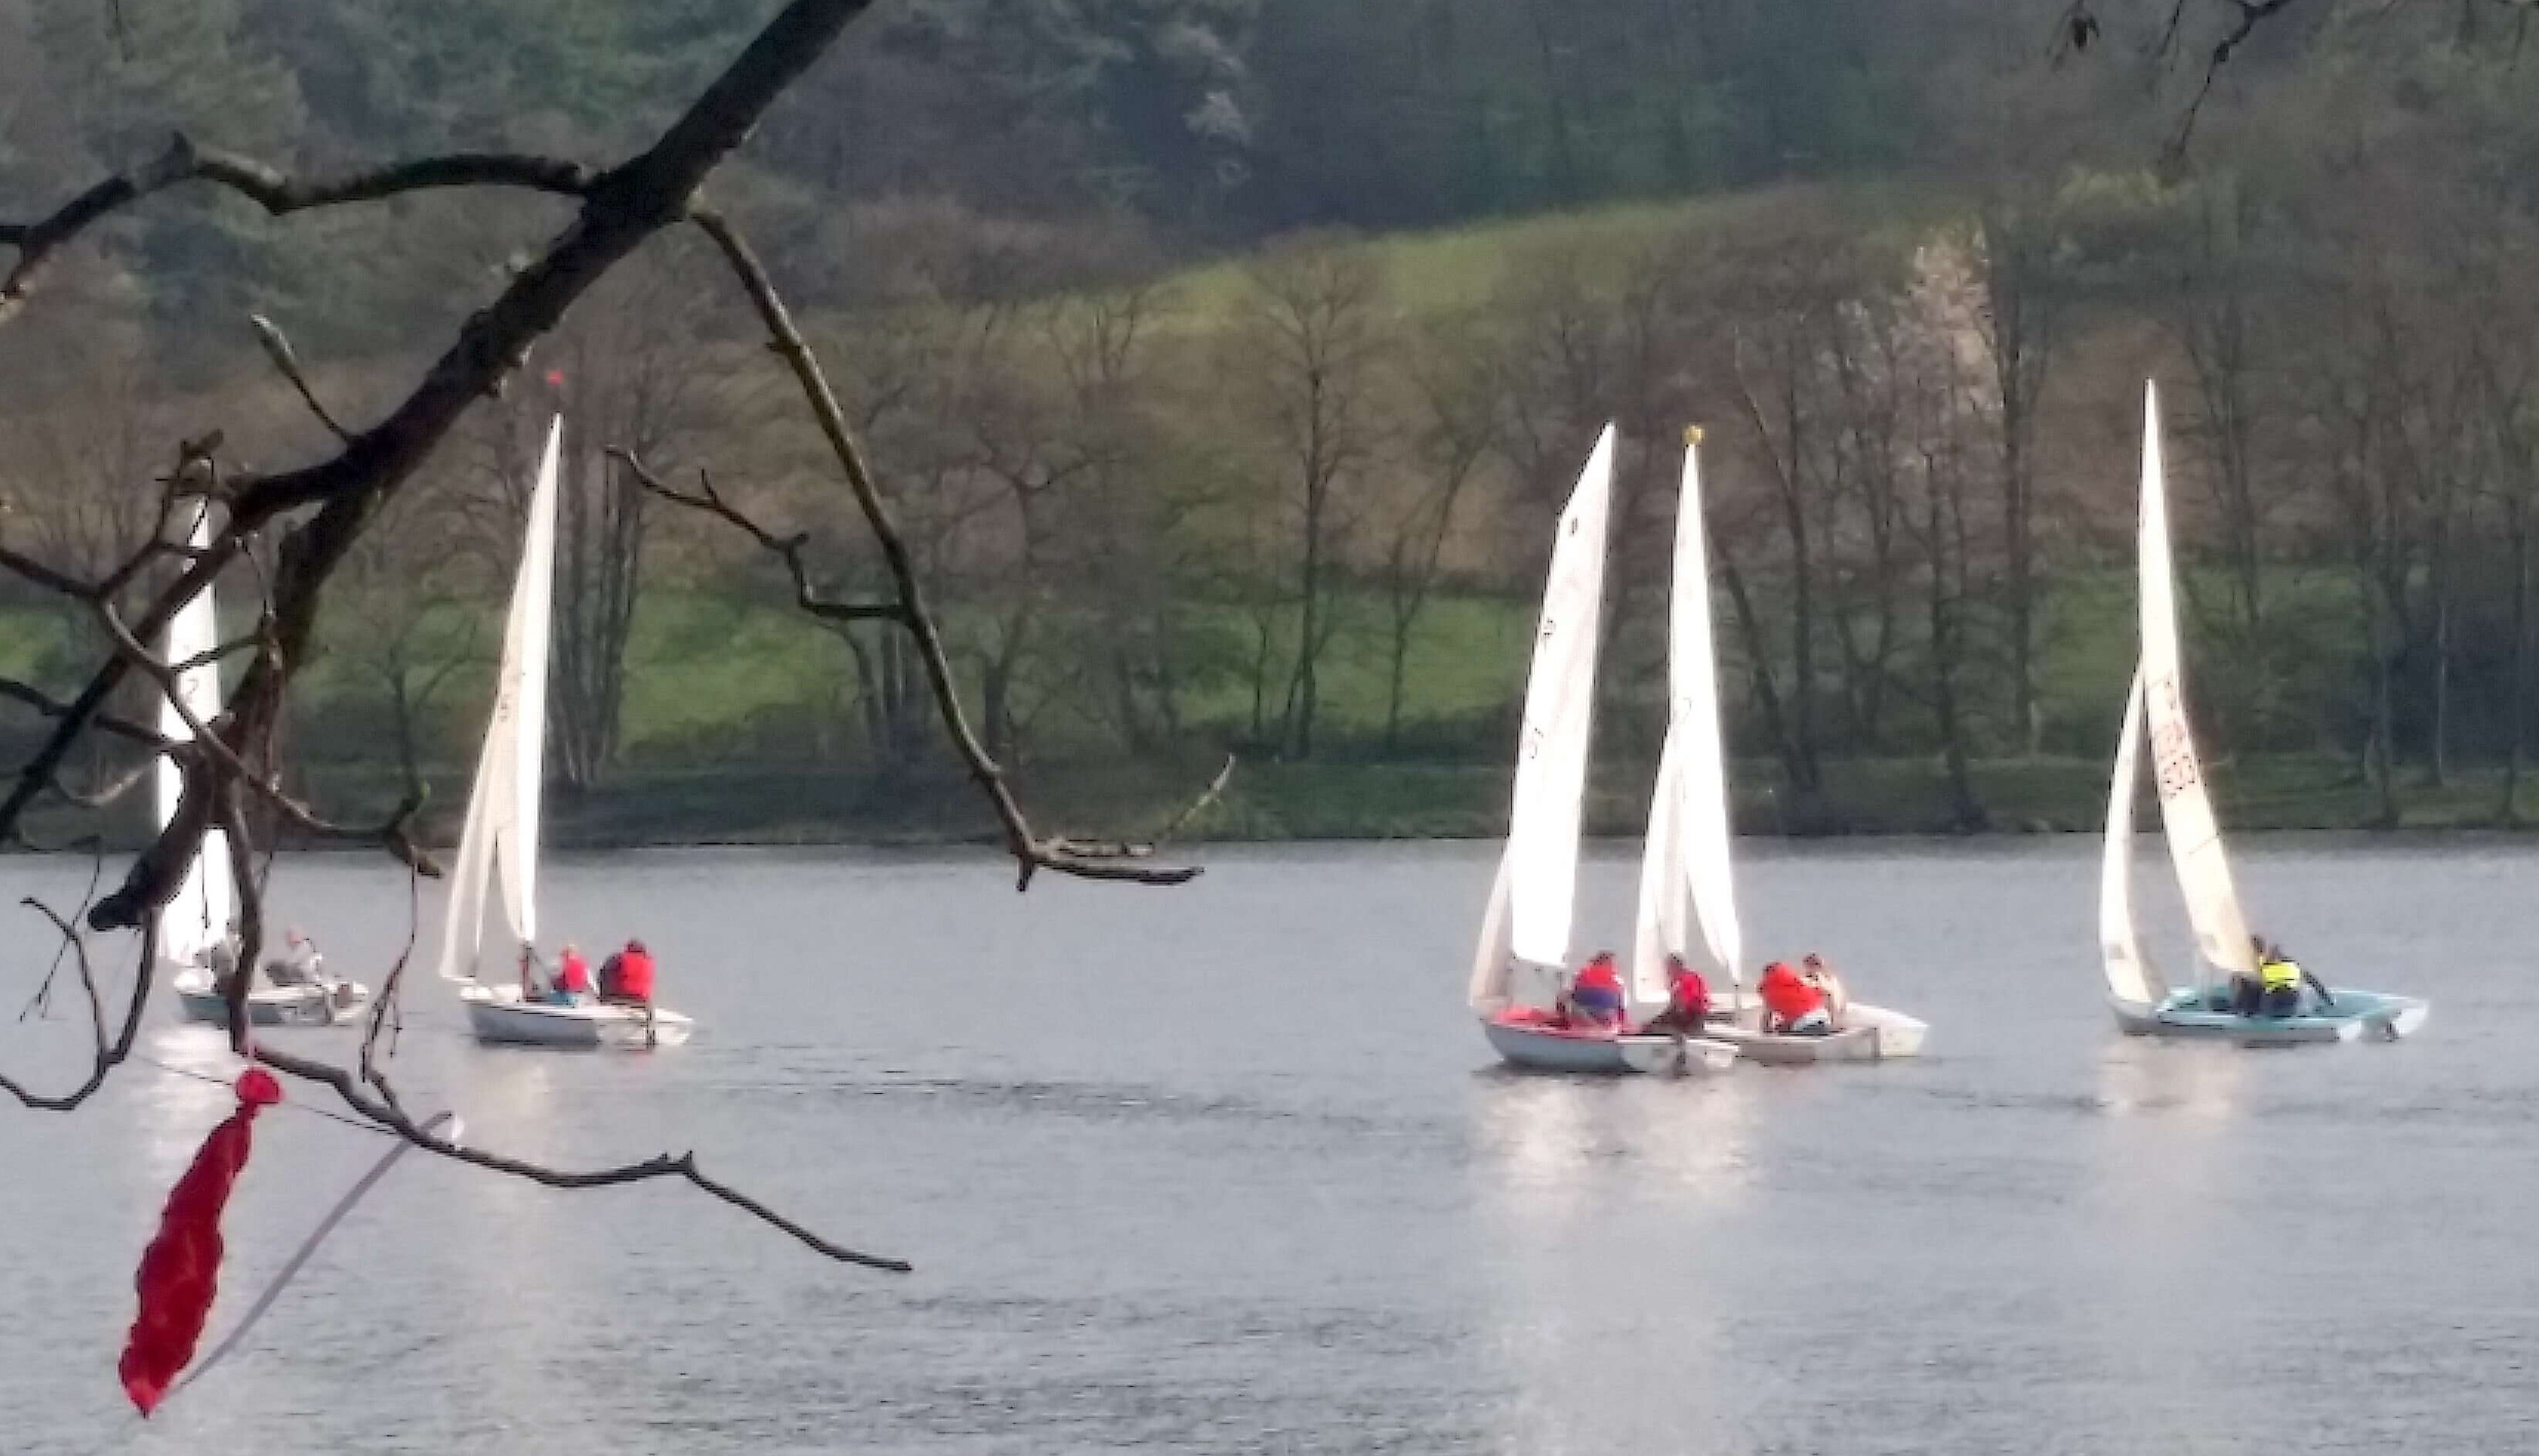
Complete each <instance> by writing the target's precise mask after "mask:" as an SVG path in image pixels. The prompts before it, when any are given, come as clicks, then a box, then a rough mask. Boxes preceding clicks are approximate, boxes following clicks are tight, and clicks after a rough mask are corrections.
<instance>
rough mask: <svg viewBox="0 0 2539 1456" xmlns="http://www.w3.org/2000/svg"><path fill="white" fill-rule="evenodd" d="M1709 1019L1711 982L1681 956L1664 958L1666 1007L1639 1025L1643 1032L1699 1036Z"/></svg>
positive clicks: (1657, 1034) (1662, 1034)
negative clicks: (1706, 980)
mask: <svg viewBox="0 0 2539 1456" xmlns="http://www.w3.org/2000/svg"><path fill="white" fill-rule="evenodd" d="M1709 1021H1710V986H1709V984H1708V983H1707V982H1705V981H1703V980H1702V978H1701V972H1700V971H1697V970H1695V969H1693V968H1692V967H1691V966H1689V965H1686V964H1684V963H1683V958H1682V957H1681V956H1669V957H1668V958H1667V1004H1666V1010H1664V1011H1662V1012H1659V1013H1658V1014H1657V1015H1656V1016H1653V1017H1651V1018H1649V1020H1648V1024H1647V1025H1645V1026H1641V1027H1640V1033H1641V1034H1642V1035H1645V1036H1698V1035H1700V1034H1701V1033H1702V1029H1703V1027H1704V1026H1706V1025H1707V1024H1708V1022H1709Z"/></svg>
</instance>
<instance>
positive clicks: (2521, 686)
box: [2496, 490, 2530, 826]
mask: <svg viewBox="0 0 2539 1456" xmlns="http://www.w3.org/2000/svg"><path fill="white" fill-rule="evenodd" d="M2508 511H2509V518H2510V520H2511V523H2512V524H2511V531H2512V728H2511V736H2512V745H2511V751H2510V753H2509V754H2508V755H2507V756H2506V757H2505V763H2504V802H2503V804H2502V805H2501V806H2500V808H2499V811H2498V813H2497V816H2496V817H2497V818H2499V819H2501V820H2502V821H2503V822H2504V823H2505V825H2506V826H2512V825H2518V824H2519V823H2520V822H2521V771H2522V768H2523V766H2524V760H2525V755H2526V753H2527V749H2526V742H2527V738H2528V734H2529V725H2530V502H2529V501H2528V500H2527V499H2526V498H2524V497H2523V496H2521V495H2519V494H2518V492H2517V490H2516V493H2515V494H2514V496H2513V497H2512V502H2511V505H2510V506H2509V507H2508Z"/></svg>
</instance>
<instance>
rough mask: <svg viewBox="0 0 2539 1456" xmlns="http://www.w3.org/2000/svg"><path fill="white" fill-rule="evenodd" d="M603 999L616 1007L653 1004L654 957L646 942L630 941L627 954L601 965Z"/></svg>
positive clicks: (616, 956)
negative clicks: (646, 947)
mask: <svg viewBox="0 0 2539 1456" xmlns="http://www.w3.org/2000/svg"><path fill="white" fill-rule="evenodd" d="M599 999H600V1000H601V1001H603V1002H606V1003H608V1004H610V1005H614V1006H644V1007H649V1006H651V1005H652V952H650V951H647V950H645V949H644V943H643V942H642V941H635V940H630V941H628V942H627V943H626V949H625V950H623V951H619V952H617V953H616V954H614V955H612V956H610V957H609V958H608V959H607V960H603V961H601V962H600V963H599Z"/></svg>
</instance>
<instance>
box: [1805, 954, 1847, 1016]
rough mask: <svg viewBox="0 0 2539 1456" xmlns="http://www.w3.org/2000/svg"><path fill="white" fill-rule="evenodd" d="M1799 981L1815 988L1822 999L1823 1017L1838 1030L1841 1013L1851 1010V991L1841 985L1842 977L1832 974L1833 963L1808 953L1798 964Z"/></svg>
mask: <svg viewBox="0 0 2539 1456" xmlns="http://www.w3.org/2000/svg"><path fill="white" fill-rule="evenodd" d="M1799 979H1800V980H1803V981H1805V982H1807V983H1808V984H1809V985H1811V986H1814V987H1816V988H1817V991H1818V994H1819V995H1821V996H1823V997H1824V1002H1825V1015H1826V1016H1827V1017H1828V1018H1830V1019H1831V1020H1832V1022H1833V1025H1834V1026H1836V1027H1837V1028H1839V1027H1840V1026H1842V1017H1843V1013H1844V1012H1846V1011H1849V1010H1850V1009H1851V991H1850V989H1849V988H1848V987H1846V986H1844V985H1843V983H1842V977H1841V976H1838V975H1836V974H1834V969H1833V962H1832V961H1830V960H1826V959H1824V957H1823V956H1821V955H1819V954H1818V953H1817V952H1815V951H1810V952H1809V953H1808V955H1807V959H1806V960H1802V961H1800V962H1799Z"/></svg>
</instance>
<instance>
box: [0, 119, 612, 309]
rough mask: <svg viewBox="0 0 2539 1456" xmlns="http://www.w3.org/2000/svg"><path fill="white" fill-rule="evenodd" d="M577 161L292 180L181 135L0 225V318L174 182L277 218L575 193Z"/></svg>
mask: <svg viewBox="0 0 2539 1456" xmlns="http://www.w3.org/2000/svg"><path fill="white" fill-rule="evenodd" d="M597 180H598V179H597V177H595V176H594V175H593V173H592V172H591V171H590V169H589V168H587V167H585V166H583V165H580V164H578V163H571V162H559V161H556V160H554V159H552V158H545V157H520V156H509V155H503V154H498V153H486V152H463V153H457V154H453V155H451V156H447V157H427V158H423V159H421V160H419V161H415V162H403V163H398V164H396V165H392V166H383V167H378V168H377V169H375V170H372V171H366V172H356V173H354V174H353V175H351V176H347V177H339V178H335V179H332V180H329V181H323V182H295V181H293V180H292V179H291V178H289V177H287V176H285V175H284V174H283V173H281V172H279V171H277V170H275V169H274V168H272V167H270V166H267V165H264V164H263V163H260V162H256V161H253V160H252V159H249V158H245V157H239V156H235V155H233V154H230V153H226V152H215V151H207V150H204V149H202V148H199V147H196V146H195V145H194V144H193V143H192V142H190V141H188V140H186V139H185V137H184V136H182V135H181V134H180V135H178V136H176V137H175V138H173V139H172V140H171V141H170V142H169V144H168V150H167V151H165V152H163V153H161V154H160V155H159V156H158V157H157V158H156V159H154V160H152V161H150V162H148V163H145V164H144V165H140V166H137V167H134V168H132V169H130V170H128V171H122V172H117V173H116V174H114V175H113V176H110V177H107V178H106V179H104V180H103V181H102V182H99V183H97V184H96V185H95V186H93V187H91V188H89V189H88V190H87V191H85V192H83V193H81V194H80V195H79V196H77V197H74V198H72V199H71V200H70V201H69V202H67V203H64V204H63V205H62V206H61V208H60V209H59V210H57V211H55V212H54V213H53V214H52V216H50V217H47V218H44V219H41V220H39V221H37V222H34V223H19V224H0V243H6V244H9V245H11V246H14V247H16V248H17V249H18V262H17V266H15V267H13V268H12V269H10V271H9V273H8V275H7V276H6V277H5V278H0V323H5V322H6V321H7V320H8V318H9V316H10V315H11V314H12V313H13V312H15V311H16V310H17V308H18V307H19V306H20V305H21V304H23V303H25V302H26V299H27V296H28V295H29V294H30V293H31V292H33V291H34V285H35V280H36V276H37V275H38V274H40V273H41V272H42V271H43V269H44V266H45V265H46V264H47V263H49V262H51V261H52V258H53V255H54V254H55V253H56V252H58V251H59V250H60V249H61V248H62V247H63V246H64V245H65V244H67V243H69V242H71V241H72V240H73V239H75V238H77V237H78V236H79V235H80V234H81V233H82V232H86V231H87V230H88V229H89V228H90V227H92V226H94V225H95V224H97V223H98V222H100V221H102V220H103V219H104V218H106V217H108V216H110V215H111V214H113V213H114V212H116V211H117V210H118V209H121V208H123V207H126V206H129V205H130V204H132V203H134V202H138V201H140V200H141V199H142V198H145V197H148V196H149V195H151V194H152V193H154V192H159V191H163V190H165V189H167V188H169V187H172V186H174V185H175V184H177V183H179V182H195V181H200V182H214V183H218V184H219V185H221V186H224V187H227V188H229V189H230V190H231V191H234V192H237V193H239V194H240V195H241V196H244V197H246V198H248V199H249V200H251V201H253V202H254V203H255V204H256V205H257V206H259V207H262V208H263V209H264V210H265V211H266V212H268V213H270V214H272V215H274V216H275V217H281V216H283V215H284V214H287V213H295V212H302V211H305V210H307V209H309V208H318V207H333V206H336V205H338V204H342V203H348V202H376V201H378V200H379V199H381V198H387V197H395V196H398V195H400V194H402V193H407V192H420V191H424V190H427V189H431V188H439V187H526V188H529V189H532V190H535V191H540V192H554V193H560V194H563V195H565V196H571V197H580V196H583V195H585V194H587V193H588V192H589V190H590V188H591V187H592V185H593V184H594V183H595V182H596V181H597Z"/></svg>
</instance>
